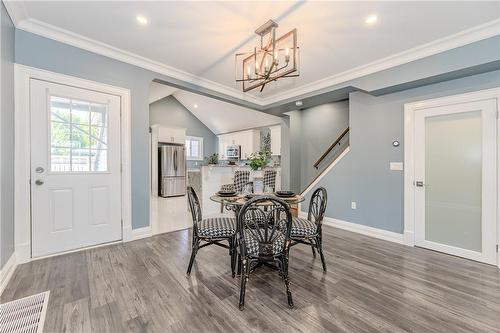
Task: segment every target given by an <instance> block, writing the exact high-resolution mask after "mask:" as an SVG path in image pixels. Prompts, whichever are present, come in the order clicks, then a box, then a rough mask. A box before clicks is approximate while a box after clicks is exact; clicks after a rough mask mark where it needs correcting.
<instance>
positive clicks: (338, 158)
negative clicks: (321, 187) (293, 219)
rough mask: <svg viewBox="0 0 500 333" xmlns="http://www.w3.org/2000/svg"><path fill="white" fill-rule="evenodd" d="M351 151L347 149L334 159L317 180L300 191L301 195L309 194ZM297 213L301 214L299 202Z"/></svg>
mask: <svg viewBox="0 0 500 333" xmlns="http://www.w3.org/2000/svg"><path fill="white" fill-rule="evenodd" d="M350 151H351V148H350V147H347V148H346V149H345V150H344V151H343V152H342V153H341V154H340V155H339V156H338V157H337V158H336V159H335V161H333V163H331V164H330V165H329V166H328V167H327V168H326V169H325V170H323V171H322V172H321V174H320V176H319V177H318V178H316V179H315V180H314V181H313V182H312V183H311V184H309V186H308V187H306V189H305V190H304V191H302V193H301V195H303V196H304V195H306V194H307V193H309V191H310V190H311V189H312V188H313V187H314V186H316V184H317V183H319V181H320V180H321V179H323V177H325V175H326V174H327V173H328V172H329V171H330V170H331V169H333V167H334V166H336V165H337V163H338V162H339V161H340V160H341V159H343V158H344V156H345V155H347V153H348V152H350ZM297 209H298V211H299V212H301V209H302V203H301V202H299V204H298V207H297Z"/></svg>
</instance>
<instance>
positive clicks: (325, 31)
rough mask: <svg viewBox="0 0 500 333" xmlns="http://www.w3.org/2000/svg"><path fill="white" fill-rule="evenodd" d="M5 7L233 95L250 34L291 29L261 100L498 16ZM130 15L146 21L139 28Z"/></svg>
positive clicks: (29, 21)
mask: <svg viewBox="0 0 500 333" xmlns="http://www.w3.org/2000/svg"><path fill="white" fill-rule="evenodd" d="M22 4H24V6H23V5H22ZM7 8H8V9H9V13H11V15H12V16H14V21H17V22H18V24H17V25H18V27H20V28H22V29H25V30H28V31H30V30H31V31H33V32H38V33H41V34H45V35H47V36H51V35H52V36H55V35H57V34H58V36H60V35H61V33H62V30H60V29H59V30H57V34H56V33H55V32H54V29H53V28H54V27H51V26H55V27H57V28H62V29H65V30H68V31H69V32H72V33H76V34H79V35H81V36H84V37H86V38H87V39H86V41H85V43H82V44H84V45H88V43H89V40H88V38H90V39H92V40H95V41H98V42H101V43H105V44H107V45H110V46H113V47H115V48H119V49H121V50H124V51H127V52H129V53H128V54H129V55H130V53H133V54H135V55H139V56H141V57H144V58H147V59H150V60H152V61H155V64H156V63H158V64H162V65H167V66H170V67H173V68H175V69H176V70H181V71H183V73H184V72H187V73H190V74H193V75H195V76H196V77H198V78H200V77H201V78H203V79H207V80H210V81H213V82H215V84H214V86H215V87H224V88H220V89H228V90H227V91H233V92H234V91H235V89H240V87H239V85H237V84H236V82H235V81H234V66H235V65H234V53H235V52H240V51H249V50H251V49H252V48H253V45H255V43H256V42H257V39H256V38H255V34H254V33H253V31H254V30H255V29H256V28H257V27H258V26H260V25H261V24H262V23H264V22H266V21H267V20H268V19H270V18H271V19H274V20H276V21H277V22H278V23H279V25H280V27H279V29H278V34H281V33H285V32H287V31H289V30H290V29H292V28H297V29H298V41H299V46H300V49H301V50H300V63H301V70H300V74H301V75H300V77H298V78H293V79H282V80H278V81H277V82H275V83H272V84H269V86H267V87H266V88H265V89H264V92H263V93H261V94H260V93H258V92H257V91H253V92H252V93H251V94H253V95H257V96H258V97H259V98H267V99H270V98H271V97H273V96H279V95H282V94H284V93H286V92H290V91H295V90H297V89H298V88H299V87H305V86H306V85H307V86H311V85H313V84H314V82H320V81H319V80H323V81H324V79H325V78H327V77H335V76H339V75H342V74H343V73H348V72H349V71H351V72H352V71H353V70H354V69H356V68H360V66H363V65H366V64H371V63H373V62H376V61H379V60H381V59H385V58H387V57H390V56H393V55H395V54H399V53H401V52H404V51H407V50H410V49H413V48H416V47H419V46H422V45H424V44H427V43H431V42H433V41H436V40H439V39H442V38H445V37H447V36H450V35H454V34H457V33H459V32H462V31H464V30H467V29H471V28H473V27H476V26H479V25H482V24H484V23H486V22H490V21H492V20H498V18H499V17H500V2H497V1H493V2H474V1H471V2H452V1H444V2H424V1H422V2H381V1H370V2H316V1H310V2H286V1H274V2H254V1H238V2H224V1H220V2H215V1H206V2H187V1H186V2H181V1H175V2H146V1H145V2H141V1H123V2H116V1H89V2H78V1H65V2H56V1H55V2H48V1H26V2H23V3H19V2H17V3H12V2H10V3H7ZM13 8H17V10H16V13H12V12H13V11H14V9H13ZM370 14H376V15H378V22H377V23H376V24H375V25H373V26H368V25H367V24H365V22H364V21H365V18H366V17H367V16H368V15H370ZM137 15H143V16H144V17H146V18H147V19H148V21H149V23H148V24H147V25H145V26H141V25H139V24H138V23H137V21H136V16H137ZM23 21H24V22H23ZM19 22H21V23H19ZM22 23H24V24H22ZM47 24H49V25H51V26H48V25H47ZM36 27H37V28H36ZM51 29H52V30H51ZM49 31H52V32H49ZM67 35H70V37H68V38H71V40H74V39H75V38H76V37H75V35H74V34H67ZM481 36H483V37H481V38H486V37H488V36H485V35H484V34H483V35H481ZM61 40H64V38H61ZM469 42H470V41H469ZM97 44H98V45H102V44H99V43H97ZM438 44H439V43H438ZM443 44H444V43H443ZM454 47H456V46H454ZM422 53H424V52H422ZM425 55H428V53H425V54H424V55H422V56H425ZM144 58H141V59H144ZM407 61H410V60H407ZM184 74H185V73H184ZM233 95H234V93H233ZM241 96H243V97H241ZM241 96H240V98H243V99H245V97H244V96H247V97H246V98H247V99H248V100H252V99H253V100H257V99H255V98H254V97H252V96H251V95H248V94H246V95H243V94H241ZM257 102H258V101H257Z"/></svg>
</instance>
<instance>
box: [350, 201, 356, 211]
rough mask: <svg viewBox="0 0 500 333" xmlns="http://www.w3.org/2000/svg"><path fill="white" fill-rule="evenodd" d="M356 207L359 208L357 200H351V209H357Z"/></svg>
mask: <svg viewBox="0 0 500 333" xmlns="http://www.w3.org/2000/svg"><path fill="white" fill-rule="evenodd" d="M356 208H357V204H356V201H351V209H356Z"/></svg>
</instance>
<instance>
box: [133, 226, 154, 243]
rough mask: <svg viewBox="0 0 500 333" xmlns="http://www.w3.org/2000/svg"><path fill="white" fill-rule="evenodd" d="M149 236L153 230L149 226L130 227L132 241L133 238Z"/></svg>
mask: <svg viewBox="0 0 500 333" xmlns="http://www.w3.org/2000/svg"><path fill="white" fill-rule="evenodd" d="M151 236H153V231H152V229H151V226H148V227H143V228H137V229H132V239H131V240H133V241H134V240H138V239H143V238H148V237H151Z"/></svg>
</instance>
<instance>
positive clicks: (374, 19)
mask: <svg viewBox="0 0 500 333" xmlns="http://www.w3.org/2000/svg"><path fill="white" fill-rule="evenodd" d="M377 20H378V17H377V15H375V14H372V15H369V16H368V17H367V18H366V19H365V23H366V24H368V25H372V24H375V23H377Z"/></svg>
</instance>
